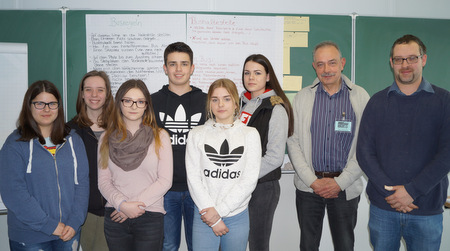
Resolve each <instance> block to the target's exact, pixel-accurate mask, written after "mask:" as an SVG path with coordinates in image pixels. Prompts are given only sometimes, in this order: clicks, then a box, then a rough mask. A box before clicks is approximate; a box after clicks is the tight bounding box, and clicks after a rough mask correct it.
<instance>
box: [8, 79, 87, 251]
mask: <svg viewBox="0 0 450 251" xmlns="http://www.w3.org/2000/svg"><path fill="white" fill-rule="evenodd" d="M59 104H61V96H60V94H59V91H58V90H57V89H56V87H55V85H54V84H52V83H51V82H49V81H46V80H42V81H37V82H35V83H33V84H32V85H31V86H30V87H29V88H28V90H27V92H26V93H25V97H24V100H23V105H22V110H21V112H20V115H19V120H18V123H17V124H18V127H17V130H15V131H14V132H13V133H11V134H10V135H9V137H8V139H7V140H6V141H5V144H4V145H3V147H2V150H1V151H0V192H1V195H2V198H3V202H4V204H5V206H6V207H7V209H8V235H9V243H10V248H11V250H13V251H15V250H20V251H24V250H64V251H65V250H77V249H78V246H79V245H78V243H79V239H80V227H81V225H82V224H83V222H84V220H85V217H86V212H87V205H88V198H89V176H88V171H89V169H88V161H87V157H86V150H85V148H84V144H83V141H82V140H81V138H80V137H79V136H78V135H77V134H75V133H74V132H73V131H72V132H70V129H69V128H68V127H66V126H65V124H64V110H63V107H62V106H61V105H59Z"/></svg>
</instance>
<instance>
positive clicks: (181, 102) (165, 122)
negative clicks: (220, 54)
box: [152, 42, 206, 251]
mask: <svg viewBox="0 0 450 251" xmlns="http://www.w3.org/2000/svg"><path fill="white" fill-rule="evenodd" d="M163 68H164V72H165V73H166V75H167V77H168V78H169V84H168V85H164V86H163V87H162V88H161V90H159V91H158V92H156V93H154V94H152V102H153V108H154V111H155V116H156V121H157V122H158V126H160V127H162V128H164V129H165V130H166V131H167V132H168V133H169V134H170V139H171V141H172V150H173V184H172V188H171V189H170V190H169V192H167V194H166V195H165V196H164V209H165V210H166V212H167V213H166V215H165V216H164V247H163V250H165V251H169V250H170V251H172V250H173V251H175V250H178V248H179V247H180V239H181V219H182V217H184V229H185V237H186V243H187V246H188V250H189V251H191V250H192V220H193V217H194V202H193V201H192V198H191V196H190V195H189V191H188V187H187V181H186V167H185V152H186V139H187V135H188V133H189V131H190V130H191V129H192V128H193V127H195V126H197V125H202V124H203V123H205V102H206V93H204V92H202V90H200V89H199V88H197V87H194V86H192V85H190V77H191V75H192V73H193V72H194V68H195V66H194V64H193V52H192V50H191V48H190V47H189V46H188V45H187V44H185V43H183V42H176V43H172V44H170V45H168V46H167V48H166V49H165V51H164V66H163Z"/></svg>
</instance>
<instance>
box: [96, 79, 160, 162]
mask: <svg viewBox="0 0 450 251" xmlns="http://www.w3.org/2000/svg"><path fill="white" fill-rule="evenodd" d="M133 88H137V89H139V90H141V91H142V93H143V94H144V97H145V100H146V101H147V107H146V108H145V111H144V115H143V116H142V124H143V125H145V126H150V127H151V128H152V130H153V135H154V137H155V152H156V154H157V155H158V156H159V148H160V147H161V139H160V137H159V133H160V131H161V128H159V127H158V124H157V123H156V118H155V113H154V111H153V105H152V98H151V96H150V92H149V91H148V89H147V86H146V85H145V83H144V82H143V81H142V80H139V79H130V80H127V81H126V82H125V83H123V84H122V85H121V86H120V87H119V90H118V91H117V93H116V98H115V102H114V103H115V109H114V112H113V113H112V114H111V115H112V118H111V119H110V125H109V126H108V127H107V128H106V131H105V135H104V137H103V141H102V144H101V145H100V168H102V169H105V168H107V167H108V159H109V138H110V136H118V135H122V138H121V141H123V140H125V138H126V137H127V126H126V124H125V122H124V120H123V117H122V116H123V115H122V110H121V109H120V104H121V103H122V98H123V97H124V96H125V94H126V93H127V92H128V91H129V90H130V89H133Z"/></svg>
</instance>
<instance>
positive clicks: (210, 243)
mask: <svg viewBox="0 0 450 251" xmlns="http://www.w3.org/2000/svg"><path fill="white" fill-rule="evenodd" d="M195 210H196V213H195V214H194V225H193V229H192V247H193V248H194V250H195V251H213V250H219V247H220V250H221V251H245V249H246V248H247V240H248V232H249V229H250V228H249V219H248V210H247V209H245V210H244V211H243V212H241V213H239V214H237V215H235V216H231V217H226V218H222V220H223V222H224V223H225V225H227V227H228V229H229V232H228V233H227V234H225V235H223V236H221V237H220V236H216V235H215V234H214V232H213V230H212V228H211V227H209V226H208V225H206V224H205V223H204V222H203V221H202V219H201V218H200V214H199V213H198V211H199V210H198V209H197V207H196V208H195Z"/></svg>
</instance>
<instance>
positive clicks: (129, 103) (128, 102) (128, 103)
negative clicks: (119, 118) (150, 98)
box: [122, 99, 148, 108]
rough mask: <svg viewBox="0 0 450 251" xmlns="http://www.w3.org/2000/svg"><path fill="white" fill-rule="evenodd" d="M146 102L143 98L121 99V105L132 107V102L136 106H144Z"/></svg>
mask: <svg viewBox="0 0 450 251" xmlns="http://www.w3.org/2000/svg"><path fill="white" fill-rule="evenodd" d="M147 103H148V102H147V101H143V100H138V101H133V100H131V99H122V105H123V106H124V107H132V106H133V105H134V104H136V107H137V108H145V107H146V106H147Z"/></svg>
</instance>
